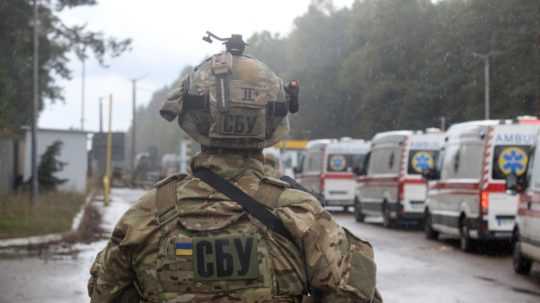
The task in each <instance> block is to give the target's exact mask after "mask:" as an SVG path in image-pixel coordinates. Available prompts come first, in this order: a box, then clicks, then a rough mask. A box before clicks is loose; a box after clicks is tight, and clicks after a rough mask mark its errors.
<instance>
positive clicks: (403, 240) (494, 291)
mask: <svg viewBox="0 0 540 303" xmlns="http://www.w3.org/2000/svg"><path fill="white" fill-rule="evenodd" d="M334 215H335V216H336V218H337V220H338V222H339V223H340V224H341V225H342V226H344V227H346V228H348V229H349V230H351V231H353V232H354V233H355V234H356V235H358V236H360V237H362V238H365V239H367V240H369V241H370V242H371V243H372V244H373V246H374V248H375V258H376V262H377V266H378V274H379V276H378V285H379V288H380V290H381V293H382V294H383V298H384V300H385V302H411V303H413V302H414V303H424V302H426V303H427V302H430V303H431V302H437V303H469V302H470V303H473V302H489V303H499V302H500V303H509V302H512V303H517V302H520V303H521V302H525V303H533V302H535V303H538V302H540V266H538V265H536V267H535V268H534V269H533V270H534V272H533V274H532V276H531V277H523V276H519V275H516V274H514V272H513V270H512V259H511V256H510V255H509V253H508V252H507V253H497V251H494V249H497V248H496V247H495V248H491V250H490V251H488V253H485V252H484V253H476V254H466V253H463V252H461V251H460V250H459V249H458V246H457V242H456V241H452V240H446V241H442V242H438V241H428V240H425V239H424V235H423V233H422V232H421V231H418V230H410V229H409V230H389V229H386V228H384V227H382V226H381V225H380V224H373V223H371V224H366V223H362V224H360V223H357V222H355V221H354V218H353V217H352V215H350V214H343V213H341V214H340V213H334Z"/></svg>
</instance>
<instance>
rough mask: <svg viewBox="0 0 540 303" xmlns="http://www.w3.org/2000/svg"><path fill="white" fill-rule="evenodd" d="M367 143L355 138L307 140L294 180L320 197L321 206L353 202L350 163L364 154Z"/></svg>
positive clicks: (353, 189)
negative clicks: (321, 199)
mask: <svg viewBox="0 0 540 303" xmlns="http://www.w3.org/2000/svg"><path fill="white" fill-rule="evenodd" d="M368 151H369V142H366V141H364V140H355V139H347V138H345V139H341V140H335V139H332V140H330V139H322V140H313V141H309V142H308V144H307V148H306V152H305V155H304V157H303V159H302V162H301V166H300V167H299V169H298V170H297V175H296V179H297V181H298V183H300V184H301V185H303V186H304V187H306V188H307V189H309V190H311V191H313V192H314V193H315V194H320V195H322V196H323V197H324V200H325V206H343V208H344V209H345V210H347V209H348V207H349V206H352V205H353V202H354V192H355V188H356V182H355V180H354V178H353V172H352V169H353V164H354V163H357V162H358V161H359V160H358V159H359V158H363V157H365V155H366V154H367V153H368Z"/></svg>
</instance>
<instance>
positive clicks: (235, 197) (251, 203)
mask: <svg viewBox="0 0 540 303" xmlns="http://www.w3.org/2000/svg"><path fill="white" fill-rule="evenodd" d="M193 175H194V176H195V177H197V178H199V179H201V180H202V181H204V182H205V183H207V184H208V185H210V186H211V187H213V188H214V189H216V190H217V191H219V192H221V193H222V194H224V195H225V196H227V197H228V198H229V199H231V200H232V201H233V202H236V203H238V204H240V206H242V208H243V209H244V210H245V211H246V212H247V213H249V214H250V215H251V216H253V217H254V218H255V219H257V220H259V222H261V223H262V224H264V225H265V226H266V227H268V229H270V230H272V231H273V232H275V233H277V234H279V235H281V236H283V237H285V238H286V239H288V240H289V241H291V243H293V244H294V245H295V246H297V243H296V241H295V240H294V238H293V236H292V235H291V233H290V232H289V230H287V228H285V225H283V222H282V221H281V219H280V218H279V217H278V216H276V215H275V214H273V213H272V212H271V211H270V210H269V209H268V208H266V206H264V205H263V204H262V203H260V202H258V201H257V200H255V199H254V198H252V197H251V196H249V195H248V194H246V193H245V192H243V191H242V190H240V189H239V188H238V187H236V186H235V185H234V184H232V183H231V182H229V181H227V180H226V179H224V178H223V177H221V176H219V175H217V174H215V173H214V172H212V171H211V170H209V169H208V168H205V167H199V168H197V169H195V170H194V171H193Z"/></svg>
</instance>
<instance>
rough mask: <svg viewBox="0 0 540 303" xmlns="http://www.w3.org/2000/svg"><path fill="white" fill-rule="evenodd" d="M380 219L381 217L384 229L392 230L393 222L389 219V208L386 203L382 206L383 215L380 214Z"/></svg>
mask: <svg viewBox="0 0 540 303" xmlns="http://www.w3.org/2000/svg"><path fill="white" fill-rule="evenodd" d="M382 217H383V226H384V227H386V228H394V226H395V222H394V220H393V219H392V217H390V209H389V207H388V206H387V205H386V203H384V204H383V214H382Z"/></svg>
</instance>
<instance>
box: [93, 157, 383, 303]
mask: <svg viewBox="0 0 540 303" xmlns="http://www.w3.org/2000/svg"><path fill="white" fill-rule="evenodd" d="M218 163H219V166H216V164H218ZM225 163H226V164H225ZM192 166H193V168H197V167H208V168H213V170H214V172H215V173H217V174H219V175H221V176H222V177H224V178H226V179H229V180H230V181H232V182H234V183H235V184H236V185H237V186H238V187H239V188H241V189H242V190H243V191H245V192H246V193H247V194H249V195H250V196H252V197H258V198H259V199H258V200H259V201H260V202H261V203H263V204H265V205H266V206H268V208H270V209H274V210H275V213H276V214H277V215H278V216H279V217H280V218H281V219H282V221H283V223H284V224H285V226H286V228H287V229H288V230H289V231H290V233H291V234H292V235H293V237H294V238H295V239H297V241H296V243H291V242H290V241H289V240H288V239H286V238H284V237H282V236H280V235H278V234H276V233H272V232H270V231H268V229H267V227H266V226H264V225H262V224H261V223H260V222H259V221H257V220H256V219H255V218H253V217H252V216H249V215H248V214H247V213H246V212H245V211H244V210H243V209H242V208H241V207H240V205H239V204H237V203H236V202H233V201H230V199H228V198H227V197H226V196H224V195H223V194H222V193H219V192H216V190H214V189H213V188H212V187H211V186H210V185H208V184H206V183H204V182H203V181H201V180H200V179H198V178H196V177H193V176H185V177H182V178H177V179H174V178H173V179H171V180H169V181H168V182H165V183H163V184H161V185H160V186H161V187H163V186H171V185H172V187H173V188H174V191H173V195H172V196H171V195H170V194H167V191H165V193H163V192H162V190H161V189H160V188H161V187H158V188H157V193H156V191H151V192H150V193H148V194H146V195H145V196H144V197H143V199H141V201H140V202H139V203H137V205H135V206H134V207H133V208H132V209H131V210H130V211H128V212H127V213H126V215H125V216H124V217H123V218H122V220H121V221H120V223H119V224H118V226H117V228H116V229H115V231H114V233H113V239H112V241H111V243H109V245H108V246H107V248H106V250H105V251H104V252H102V253H101V258H100V262H99V263H100V264H99V265H96V266H94V271H93V275H94V276H95V277H96V278H97V280H95V282H96V284H95V286H93V287H94V289H93V290H92V294H94V295H93V301H92V302H114V298H115V297H117V296H118V295H120V294H121V293H122V291H123V287H118V285H122V286H125V287H129V286H130V285H131V284H132V283H133V282H135V281H136V283H137V288H138V289H139V290H140V291H141V295H142V297H143V299H144V300H146V301H148V302H161V300H163V299H164V298H165V302H184V301H183V300H185V302H199V301H202V302H204V301H208V302H210V301H212V302H216V301H217V302H220V301H222V302H230V301H235V302H255V301H258V302H265V301H268V302H279V301H282V302H295V301H296V302H298V301H300V300H301V298H302V295H303V294H304V293H305V292H306V285H307V284H306V270H305V266H307V269H308V271H307V272H308V274H309V276H310V284H311V285H312V287H316V288H318V289H320V290H321V295H322V296H324V295H327V294H328V295H329V294H332V295H337V296H338V297H342V296H345V297H348V296H349V295H347V287H344V286H346V285H347V284H348V283H347V281H343V279H346V278H347V276H350V270H351V268H350V262H351V260H350V243H349V240H348V239H347V237H346V234H345V233H344V231H343V230H342V229H341V228H339V227H338V226H337V225H336V223H335V222H334V221H333V219H332V217H331V216H330V215H329V214H328V213H327V212H326V211H325V210H324V209H322V208H321V206H320V205H319V202H318V201H316V200H315V199H314V198H313V197H312V196H311V195H309V194H307V193H304V192H301V191H297V190H294V189H290V188H288V186H287V184H286V183H284V182H281V181H279V180H277V179H273V178H267V177H264V175H263V165H262V162H261V161H259V160H258V159H256V158H246V157H242V156H237V155H227V156H219V157H216V156H215V155H208V154H201V155H199V156H198V157H197V158H196V159H195V160H194V162H193V165H192ZM217 167H219V168H217ZM160 193H161V194H160ZM156 197H157V199H159V201H160V202H158V201H156ZM171 199H172V200H171ZM164 200H168V201H164ZM156 202H157V203H156ZM156 205H157V206H156ZM169 206H170V207H169ZM156 213H159V214H160V215H156ZM298 247H303V248H304V249H305V253H306V255H305V256H304V251H301V250H300V249H298ZM366 276H367V275H366ZM364 284H366V283H364ZM371 284H373V288H372V289H371V290H370V289H366V290H363V292H364V293H365V295H366V297H367V296H369V292H374V291H375V288H374V281H373V282H372V283H367V285H371ZM109 286H110V287H109ZM341 288H343V289H341ZM348 291H351V290H348ZM353 297H356V295H355V296H353Z"/></svg>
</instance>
